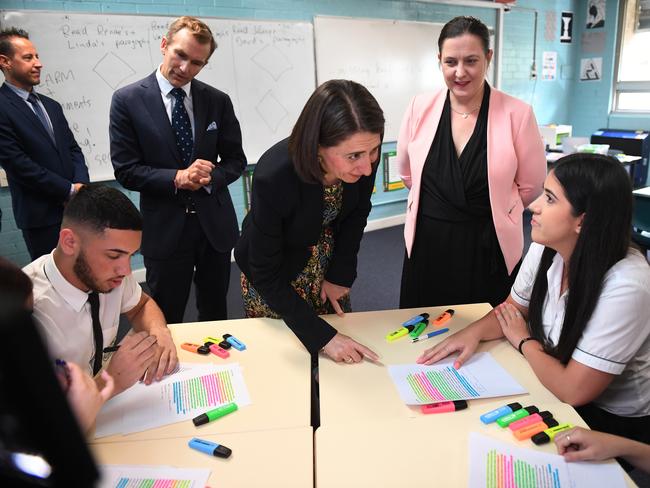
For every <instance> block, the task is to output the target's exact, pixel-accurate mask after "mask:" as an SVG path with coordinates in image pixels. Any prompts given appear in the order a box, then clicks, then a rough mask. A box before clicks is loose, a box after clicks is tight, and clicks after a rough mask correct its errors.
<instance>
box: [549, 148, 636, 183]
mask: <svg viewBox="0 0 650 488" xmlns="http://www.w3.org/2000/svg"><path fill="white" fill-rule="evenodd" d="M564 156H568V154H564V153H561V152H547V153H546V164H547V165H548V169H549V170H551V169H553V166H555V163H556V162H557V160H558V159H560V158H563V157H564ZM613 157H615V158H616V159H618V160H619V161H620V162H621V164H622V165H623V167H625V169H626V171H627V172H628V174H629V175H630V181H632V186H633V187H634V186H637V182H636V181H635V180H637V179H638V178H637V170H636V167H637V165H639V164H642V163H643V158H641V156H629V155H627V154H618V155H616V156H613Z"/></svg>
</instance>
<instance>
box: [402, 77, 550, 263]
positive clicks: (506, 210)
mask: <svg viewBox="0 0 650 488" xmlns="http://www.w3.org/2000/svg"><path fill="white" fill-rule="evenodd" d="M446 97H447V89H446V88H445V89H440V90H438V91H436V92H434V93H426V94H422V95H417V96H416V97H414V98H413V100H411V103H410V105H409V107H408V109H407V110H406V114H405V115H404V120H403V121H402V127H401V129H400V133H399V139H398V141H397V165H398V168H399V173H400V176H401V178H402V181H404V184H405V185H406V186H407V187H408V188H409V189H410V191H409V195H408V201H407V207H406V222H405V225H404V240H405V242H406V252H407V253H408V255H409V256H410V255H411V248H412V247H413V242H414V240H415V225H416V220H417V215H418V204H419V200H420V183H421V179H422V169H423V167H424V161H425V160H426V157H427V154H429V149H430V148H431V143H432V142H433V138H434V136H435V135H436V131H437V130H438V123H439V122H440V116H441V114H442V109H443V106H444V104H445V98H446ZM487 162H488V187H489V190H490V206H491V207H492V218H493V220H494V227H495V229H496V234H497V238H498V240H499V246H500V247H501V251H502V252H503V256H504V258H505V262H506V267H507V268H508V273H512V270H513V269H514V267H515V266H516V265H517V262H518V261H519V259H520V258H521V254H522V250H523V247H524V236H523V227H522V223H521V219H522V213H523V210H524V207H525V206H528V205H529V204H530V203H531V202H532V201H533V200H534V199H535V198H537V196H539V195H540V194H541V192H542V188H543V185H544V178H545V177H546V156H545V153H544V144H543V142H542V137H541V135H540V132H539V129H538V127H537V122H536V121H535V114H534V113H533V110H532V108H531V107H530V105H528V104H526V103H524V102H522V101H521V100H518V99H516V98H514V97H511V96H509V95H506V94H505V93H503V92H501V91H499V90H496V89H494V88H492V89H491V91H490V109H489V112H488V127H487Z"/></svg>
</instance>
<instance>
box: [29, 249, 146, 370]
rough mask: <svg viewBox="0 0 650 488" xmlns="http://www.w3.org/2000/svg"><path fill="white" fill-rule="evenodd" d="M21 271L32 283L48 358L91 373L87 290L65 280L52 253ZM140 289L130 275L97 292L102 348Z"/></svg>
mask: <svg viewBox="0 0 650 488" xmlns="http://www.w3.org/2000/svg"><path fill="white" fill-rule="evenodd" d="M23 271H24V272H25V273H26V274H27V276H29V277H30V278H31V280H32V283H33V284H34V319H35V320H34V321H35V323H36V326H37V328H38V330H39V332H40V334H41V337H42V338H43V340H44V341H45V343H46V345H47V349H48V352H49V354H50V357H51V358H52V359H56V358H60V359H64V360H66V361H71V362H74V363H77V364H78V365H79V366H80V367H81V368H86V370H87V371H88V373H89V374H90V375H92V372H93V367H92V364H93V358H94V357H95V354H94V352H95V341H94V338H93V321H92V317H91V315H90V303H89V302H88V293H86V292H85V291H82V290H80V289H79V288H77V287H75V286H74V285H72V284H71V283H70V282H68V281H67V280H66V279H65V278H64V277H63V275H62V274H61V272H60V271H59V269H58V268H57V267H56V264H55V262H54V256H53V253H50V254H46V255H44V256H41V257H40V258H38V259H37V260H36V261H34V262H32V263H31V264H28V265H27V266H25V267H24V268H23ZM141 295H142V289H141V288H140V285H139V284H138V282H137V281H136V280H135V278H133V275H129V276H126V277H125V278H124V280H123V281H122V283H121V284H120V286H118V287H117V288H115V289H113V290H111V291H110V293H100V294H99V320H100V322H101V325H102V333H103V336H104V347H106V346H109V345H111V344H112V343H113V341H114V340H115V336H116V335H117V329H118V326H119V322H120V314H122V313H126V312H128V311H129V310H131V309H132V308H133V307H135V306H136V305H137V304H138V303H139V301H140V296H141Z"/></svg>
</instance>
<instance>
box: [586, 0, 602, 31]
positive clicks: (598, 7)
mask: <svg viewBox="0 0 650 488" xmlns="http://www.w3.org/2000/svg"><path fill="white" fill-rule="evenodd" d="M585 27H587V29H597V28H599V27H605V0H589V1H588V2H587V25H586V26H585Z"/></svg>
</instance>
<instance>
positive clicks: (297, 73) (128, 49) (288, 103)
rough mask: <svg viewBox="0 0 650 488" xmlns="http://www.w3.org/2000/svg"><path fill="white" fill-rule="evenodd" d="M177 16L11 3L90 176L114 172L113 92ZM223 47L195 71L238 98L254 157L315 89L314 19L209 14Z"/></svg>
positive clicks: (151, 62)
mask: <svg viewBox="0 0 650 488" xmlns="http://www.w3.org/2000/svg"><path fill="white" fill-rule="evenodd" d="M173 18H174V17H163V16H155V17H152V16H137V15H136V16H134V15H105V14H104V15H102V14H76V13H64V12H34V11H30V12H29V13H26V12H24V11H23V12H9V11H3V12H2V15H1V17H0V25H2V27H8V26H16V27H21V28H23V29H25V30H27V31H28V32H29V35H30V39H31V40H32V41H33V42H34V45H35V46H36V49H37V50H38V52H39V55H40V58H41V61H42V63H43V71H42V72H41V84H40V85H39V86H38V87H37V91H39V92H41V93H43V94H45V95H48V96H50V97H52V98H54V99H55V100H57V101H58V102H59V103H61V105H62V106H63V109H64V112H65V114H66V117H67V118H68V122H69V124H70V127H71V128H72V130H73V132H74V134H75V137H76V139H77V142H78V143H79V145H80V146H81V147H82V149H83V152H84V155H85V156H86V162H87V164H88V167H89V170H90V177H91V180H93V181H101V180H110V179H113V178H114V176H113V168H112V165H111V160H110V148H109V139H108V122H109V108H110V103H111V96H112V94H113V92H114V91H115V90H116V89H118V88H120V87H123V86H125V85H128V84H129V83H132V82H134V81H137V80H139V79H141V78H144V77H145V76H147V75H149V74H150V73H152V72H153V71H154V70H155V69H157V68H158V65H159V64H160V62H161V61H162V54H161V52H160V40H161V38H162V36H163V35H164V34H166V32H167V26H168V24H169V22H170V20H172V19H173ZM202 20H204V21H205V22H206V23H207V24H208V25H209V26H210V29H212V32H213V34H214V36H215V39H216V40H217V45H218V47H217V50H216V51H215V52H214V54H213V55H212V57H211V58H210V61H209V63H208V64H207V66H206V67H205V68H203V70H202V71H201V73H199V75H198V76H197V79H199V80H201V81H203V82H205V83H208V84H210V85H212V86H214V87H216V88H218V89H220V90H222V91H224V92H226V93H227V94H228V95H230V97H231V98H232V101H233V105H234V107H235V114H236V115H237V118H238V119H239V122H240V124H241V127H242V134H243V145H244V150H245V152H246V156H247V158H248V161H249V163H254V162H256V161H257V160H258V159H259V157H260V156H261V154H262V153H263V152H264V151H266V149H268V148H269V147H271V146H272V145H273V144H275V143H276V142H277V141H279V140H281V139H283V138H285V137H287V136H288V135H289V133H290V132H291V129H292V127H293V125H294V123H295V121H296V119H297V118H298V115H299V114H300V111H301V110H302V107H303V105H304V104H305V102H306V101H307V98H309V96H310V95H311V93H312V92H313V91H314V88H315V83H316V82H315V71H314V41H313V26H312V24H310V23H306V22H303V23H299V22H267V21H256V20H255V21H253V20H226V19H215V18H212V19H210V18H205V19H202Z"/></svg>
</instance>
